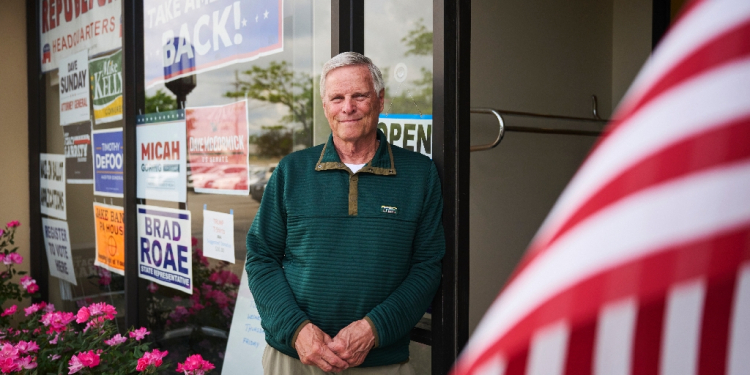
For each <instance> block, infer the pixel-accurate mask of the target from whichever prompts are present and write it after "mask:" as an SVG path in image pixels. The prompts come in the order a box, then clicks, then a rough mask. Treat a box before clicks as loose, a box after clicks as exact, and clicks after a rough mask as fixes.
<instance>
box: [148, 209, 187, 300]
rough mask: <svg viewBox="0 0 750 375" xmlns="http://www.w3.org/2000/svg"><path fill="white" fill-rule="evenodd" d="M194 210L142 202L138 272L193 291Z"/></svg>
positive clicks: (174, 286) (165, 283)
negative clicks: (143, 203)
mask: <svg viewBox="0 0 750 375" xmlns="http://www.w3.org/2000/svg"><path fill="white" fill-rule="evenodd" d="M191 241H192V239H191V234H190V211H186V210H175V209H172V208H165V207H156V206H144V205H138V276H139V277H141V278H144V279H146V280H151V281H153V282H155V283H157V284H161V285H164V286H167V287H170V288H174V289H177V290H180V291H183V292H185V293H187V294H193V263H192V262H193V257H192V254H191V250H190V246H191Z"/></svg>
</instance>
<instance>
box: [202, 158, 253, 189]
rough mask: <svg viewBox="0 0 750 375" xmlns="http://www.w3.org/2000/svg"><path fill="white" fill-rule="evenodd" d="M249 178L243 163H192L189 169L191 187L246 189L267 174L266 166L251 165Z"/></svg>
mask: <svg viewBox="0 0 750 375" xmlns="http://www.w3.org/2000/svg"><path fill="white" fill-rule="evenodd" d="M249 169H250V173H249V178H248V175H247V174H246V173H245V166H244V165H242V164H223V165H215V166H214V165H211V166H205V165H192V166H191V168H190V170H189V171H188V187H189V188H205V189H227V190H245V189H247V187H248V185H251V184H254V183H256V182H258V181H259V180H260V179H262V178H263V177H264V176H265V168H263V167H258V166H253V165H251V166H249Z"/></svg>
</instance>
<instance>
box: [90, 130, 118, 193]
mask: <svg viewBox="0 0 750 375" xmlns="http://www.w3.org/2000/svg"><path fill="white" fill-rule="evenodd" d="M93 136H94V194H96V195H102V196H105V197H118V198H122V194H123V163H124V160H123V156H122V150H123V149H124V145H123V143H122V128H117V129H107V130H94V131H93Z"/></svg>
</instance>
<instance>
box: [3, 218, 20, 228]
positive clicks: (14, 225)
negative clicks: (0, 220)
mask: <svg viewBox="0 0 750 375" xmlns="http://www.w3.org/2000/svg"><path fill="white" fill-rule="evenodd" d="M5 225H6V226H8V228H15V227H17V226H20V225H21V223H19V222H18V220H13V221H11V222H9V223H8V224H5Z"/></svg>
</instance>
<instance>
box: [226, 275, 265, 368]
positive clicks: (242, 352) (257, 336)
mask: <svg viewBox="0 0 750 375" xmlns="http://www.w3.org/2000/svg"><path fill="white" fill-rule="evenodd" d="M247 285H248V284H247V271H245V269H244V267H243V269H242V278H241V279H240V290H239V291H238V293H237V303H236V304H235V305H234V315H232V325H231V326H230V328H229V338H228V339H227V351H226V353H225V354H224V365H223V368H222V370H221V373H222V374H229V375H233V374H262V373H263V363H262V358H263V350H265V349H266V345H267V344H266V332H265V331H264V330H263V327H261V325H260V314H259V313H258V306H257V305H256V304H255V299H254V298H253V294H252V293H251V292H250V288H249V287H248V286H247Z"/></svg>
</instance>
